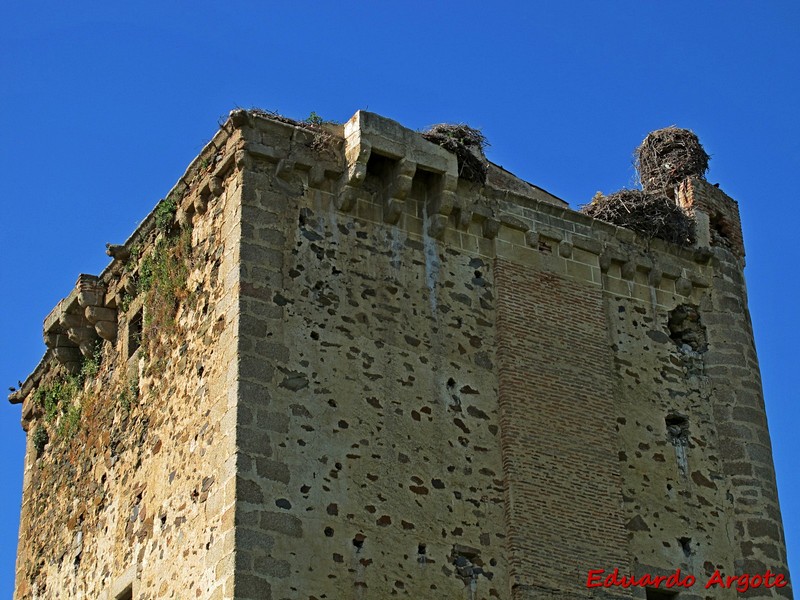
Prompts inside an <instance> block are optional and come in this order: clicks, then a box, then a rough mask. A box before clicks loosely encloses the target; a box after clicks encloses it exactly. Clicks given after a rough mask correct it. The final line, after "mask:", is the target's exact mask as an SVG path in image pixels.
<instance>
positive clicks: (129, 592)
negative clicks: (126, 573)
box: [115, 585, 133, 600]
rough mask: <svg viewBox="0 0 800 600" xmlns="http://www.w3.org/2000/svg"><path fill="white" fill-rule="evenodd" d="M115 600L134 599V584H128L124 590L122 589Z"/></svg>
mask: <svg viewBox="0 0 800 600" xmlns="http://www.w3.org/2000/svg"><path fill="white" fill-rule="evenodd" d="M115 600H133V585H128V586H127V587H126V588H125V589H124V590H122V591H121V592H120V593H119V594H117V597H116V599H115Z"/></svg>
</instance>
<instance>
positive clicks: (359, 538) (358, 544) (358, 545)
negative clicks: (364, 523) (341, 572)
mask: <svg viewBox="0 0 800 600" xmlns="http://www.w3.org/2000/svg"><path fill="white" fill-rule="evenodd" d="M366 539H367V538H366V536H365V535H363V534H361V533H357V534H356V536H355V537H354V538H353V546H355V549H356V552H358V551H359V550H361V549H362V548H363V547H364V540H366Z"/></svg>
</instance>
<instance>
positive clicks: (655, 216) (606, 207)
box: [581, 190, 694, 246]
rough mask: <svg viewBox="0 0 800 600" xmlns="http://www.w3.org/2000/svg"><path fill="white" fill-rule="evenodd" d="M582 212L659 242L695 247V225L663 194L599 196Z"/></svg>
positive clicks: (632, 192)
mask: <svg viewBox="0 0 800 600" xmlns="http://www.w3.org/2000/svg"><path fill="white" fill-rule="evenodd" d="M581 212H582V213H584V214H586V215H589V216H590V217H593V218H595V219H600V220H601V221H606V222H607V223H611V224H613V225H617V226H619V227H625V228H627V229H632V230H633V231H635V232H636V233H638V234H639V235H641V236H642V237H645V238H647V239H652V238H659V239H662V240H665V241H667V242H671V243H673V244H680V245H682V246H690V245H691V244H693V243H694V223H693V221H692V220H691V219H689V217H687V216H686V214H685V213H684V212H683V210H681V208H680V207H679V206H678V205H677V204H675V202H674V201H672V200H670V199H669V198H667V197H666V196H664V195H663V194H662V193H649V192H644V191H641V190H620V191H619V192H615V193H614V194H609V195H608V196H605V195H603V194H601V193H600V192H598V193H597V194H595V196H594V198H592V201H591V202H590V203H589V204H586V205H584V206H582V207H581Z"/></svg>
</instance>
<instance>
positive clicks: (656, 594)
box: [644, 588, 678, 600]
mask: <svg viewBox="0 0 800 600" xmlns="http://www.w3.org/2000/svg"><path fill="white" fill-rule="evenodd" d="M644 593H645V598H646V600H675V599H676V598H677V597H678V592H671V591H668V590H656V589H653V588H647V589H646V590H645V592H644Z"/></svg>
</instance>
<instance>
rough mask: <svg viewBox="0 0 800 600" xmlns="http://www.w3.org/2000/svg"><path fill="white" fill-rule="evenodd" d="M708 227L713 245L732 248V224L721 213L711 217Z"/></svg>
mask: <svg viewBox="0 0 800 600" xmlns="http://www.w3.org/2000/svg"><path fill="white" fill-rule="evenodd" d="M708 227H709V231H710V233H711V245H712V246H722V247H723V248H728V249H730V248H731V241H732V240H733V227H731V224H730V222H729V221H728V220H727V219H726V218H725V217H724V216H722V215H721V214H720V213H713V214H712V215H709V218H708Z"/></svg>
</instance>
